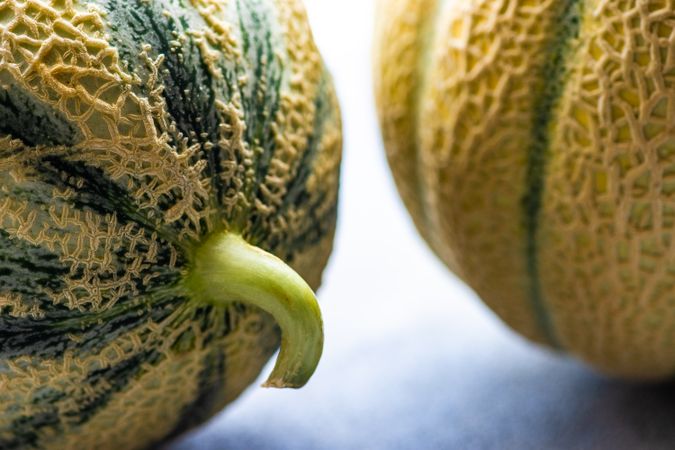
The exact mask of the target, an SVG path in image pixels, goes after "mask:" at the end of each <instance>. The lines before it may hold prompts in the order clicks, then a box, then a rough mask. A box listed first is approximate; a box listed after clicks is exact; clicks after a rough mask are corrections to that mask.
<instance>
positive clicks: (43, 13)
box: [0, 0, 341, 450]
mask: <svg viewBox="0 0 675 450" xmlns="http://www.w3.org/2000/svg"><path fill="white" fill-rule="evenodd" d="M340 152H341V130H340V114H339V109H338V105H337V101H336V97H335V94H334V90H333V86H332V82H331V79H330V76H329V75H328V73H327V72H326V70H325V68H324V65H323V63H322V60H321V57H320V55H319V53H318V51H317V49H316V47H315V45H314V43H313V40H312V35H311V32H310V30H309V27H308V23H307V18H306V16H305V12H304V9H303V7H302V5H301V3H300V2H299V1H289V0H191V1H188V2H183V1H175V0H90V1H89V0H82V1H79V0H45V1H42V0H0V448H1V449H3V450H11V449H38V448H39V449H56V450H71V449H82V450H92V449H97V450H102V449H115V450H117V449H124V450H131V449H140V448H146V447H148V446H150V445H153V444H155V443H157V442H160V441H162V440H164V439H167V438H168V437H171V436H174V435H176V434H178V433H181V432H183V431H185V430H186V429H189V428H190V427H192V426H194V425H196V424H199V423H201V422H203V421H204V420H206V419H208V418H209V417H211V416H212V415H213V414H215V413H216V412H218V411H219V410H220V409H222V407H223V406H224V405H225V404H227V403H228V402H230V401H232V400H233V399H235V398H236V397H237V396H238V395H239V394H240V393H241V392H242V390H243V389H244V388H245V387H247V386H248V385H249V384H250V383H251V382H252V381H253V380H254V379H255V378H256V376H257V375H258V374H259V373H260V371H261V369H262V368H263V366H264V365H265V363H266V362H267V361H268V359H269V358H270V356H271V355H272V354H273V353H274V352H275V351H276V349H277V348H279V345H280V344H281V352H280V355H279V358H278V359H277V364H276V366H275V369H274V370H273V372H272V374H271V376H270V379H269V381H268V383H269V384H270V385H273V386H289V387H298V386H301V385H303V384H304V383H305V382H306V381H307V379H308V378H309V377H310V376H311V375H312V372H313V371H314V368H315V367H316V364H317V363H318V359H319V357H320V355H321V349H322V343H323V334H322V324H321V315H320V312H319V309H318V305H317V303H316V299H315V297H314V294H313V292H312V289H316V288H318V286H319V284H320V279H321V273H322V271H323V268H324V266H325V264H326V261H327V258H328V256H329V254H330V252H331V247H332V240H333V234H334V230H335V221H336V214H337V190H338V176H339V163H340ZM303 280H305V281H306V282H305V281H303Z"/></svg>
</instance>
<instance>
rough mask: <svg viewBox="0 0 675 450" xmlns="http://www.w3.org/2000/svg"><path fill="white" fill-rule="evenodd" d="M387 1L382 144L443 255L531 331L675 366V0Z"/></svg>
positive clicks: (626, 372) (620, 357) (601, 356)
mask: <svg viewBox="0 0 675 450" xmlns="http://www.w3.org/2000/svg"><path fill="white" fill-rule="evenodd" d="M378 8H379V10H378V23H377V31H376V39H375V70H374V73H375V75H374V79H375V91H376V97H377V106H378V112H379V118H380V123H381V127H382V132H383V137H384V144H385V147H386V151H387V156H388V160H389V163H390V166H391V169H392V172H393V174H394V178H395V181H396V184H397V187H398V189H399V192H400V194H401V197H402V198H403V201H404V203H405V205H406V206H407V208H408V210H409V211H410V213H411V215H412V217H413V220H414V223H415V225H416V227H417V229H418V230H419V231H420V233H421V235H422V236H423V237H424V238H425V240H426V241H427V242H428V244H429V245H430V247H431V248H432V249H433V251H434V252H435V253H436V254H437V255H438V257H439V258H441V259H442V260H443V261H444V262H445V264H446V265H447V266H448V267H449V268H450V269H451V270H452V271H453V272H455V273H456V274H457V275H458V276H459V277H461V279H463V280H464V281H465V282H466V283H467V284H468V285H469V286H471V287H472V288H473V289H474V290H475V292H476V293H477V294H478V295H479V296H480V297H481V298H482V300H483V301H484V302H485V303H486V304H487V305H488V306H489V307H490V308H491V309H492V310H493V311H494V312H495V313H496V314H497V315H498V316H499V317H500V318H501V319H502V320H503V321H504V322H506V323H507V324H508V325H509V326H511V327H512V328H513V329H515V330H517V331H518V332H519V333H521V334H523V335H524V336H526V337H527V338H529V339H531V340H533V341H536V342H538V343H541V344H544V345H547V346H550V347H553V348H556V349H559V350H561V351H565V352H568V353H570V354H572V355H574V356H577V357H579V358H580V359H582V360H584V361H586V362H588V363H589V364H591V365H593V366H594V367H595V368H597V369H598V370H599V371H602V372H604V373H607V374H610V375H614V376H619V377H629V378H636V379H658V378H663V377H669V376H672V375H673V374H675V243H674V242H673V240H674V238H675V39H674V37H675V9H673V5H672V2H669V1H665V0H663V1H658V0H653V1H642V0H626V1H599V0H587V1H584V0H560V1H540V0H537V1H530V0H514V1H507V0H466V1H460V0H446V1H441V0H389V1H381V2H380V3H379V5H378Z"/></svg>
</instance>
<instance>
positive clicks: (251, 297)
mask: <svg viewBox="0 0 675 450" xmlns="http://www.w3.org/2000/svg"><path fill="white" fill-rule="evenodd" d="M186 285H187V286H188V288H189V289H190V290H191V292H192V293H193V294H195V295H196V298H197V299H199V300H200V301H204V302H207V303H210V304H212V305H217V306H226V305H228V304H230V303H232V302H240V303H246V304H250V305H254V306H257V307H258V308H260V309H262V310H263V311H266V312H267V313H269V314H271V315H272V317H274V319H275V320H276V321H277V324H278V325H279V327H280V328H281V350H280V352H279V356H278V358H277V361H276V364H275V365H274V369H273V370H272V373H271V374H270V376H269V378H268V379H267V381H266V382H265V384H263V386H265V387H277V388H283V387H291V388H299V387H302V386H303V385H304V384H305V383H307V381H308V380H309V378H310V377H311V376H312V374H313V373H314V370H315V369H316V366H317V364H318V363H319V359H320V358H321V351H322V349H323V324H322V322H321V311H320V310H319V305H318V303H317V301H316V297H315V296H314V292H313V291H312V289H311V288H310V287H309V286H308V285H307V283H305V281H304V280H303V279H302V278H301V277H300V275H298V274H297V273H296V272H295V271H294V270H293V269H291V268H290V267H289V266H288V265H286V263H284V262H283V261H282V260H281V259H279V258H277V257H276V256H274V255H272V254H270V253H267V252H265V251H263V250H261V249H260V248H258V247H255V246H253V245H250V244H249V243H247V242H246V241H245V240H244V239H243V238H242V237H240V236H238V235H236V234H231V233H227V232H225V233H218V234H216V235H214V236H213V237H211V238H210V239H208V240H207V241H206V242H205V243H204V244H202V245H201V247H200V248H199V249H198V250H197V252H196V254H195V258H194V262H193V267H192V270H191V271H190V274H189V275H188V277H187V279H186Z"/></svg>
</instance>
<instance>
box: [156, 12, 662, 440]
mask: <svg viewBox="0 0 675 450" xmlns="http://www.w3.org/2000/svg"><path fill="white" fill-rule="evenodd" d="M305 1H306V5H307V8H308V11H309V14H310V19H311V23H312V26H313V29H314V34H315V38H316V40H317V42H318V45H319V47H320V49H321V51H322V53H323V56H324V59H325V60H326V63H327V64H328V66H329V68H330V70H331V71H332V73H333V75H334V78H335V82H336V86H337V89H338V94H339V96H340V100H341V104H342V109H343V118H344V133H345V134H344V137H345V146H344V152H345V153H344V166H343V178H342V183H343V184H342V192H341V205H340V219H339V228H338V234H337V237H336V248H335V252H334V254H333V257H332V259H331V262H330V265H329V267H328V269H327V271H326V272H325V276H324V285H323V287H322V289H321V290H320V291H319V298H320V301H321V304H322V310H323V314H324V321H325V330H326V345H325V349H324V356H323V359H322V361H321V364H320V366H319V368H318V370H317V372H316V374H315V375H314V377H313V378H312V380H311V381H310V383H309V384H308V385H307V386H306V387H305V388H303V389H301V390H298V391H289V390H283V391H280V390H268V389H262V388H260V387H258V385H259V384H260V383H261V382H262V381H263V380H264V378H265V375H266V374H267V373H268V372H269V370H270V367H268V368H267V369H266V370H265V371H264V373H263V375H262V376H261V378H260V380H259V381H258V383H257V385H254V386H251V387H250V388H249V389H248V390H247V391H246V392H245V393H244V395H242V396H241V397H240V398H239V399H238V400H237V401H236V402H235V403H233V404H232V405H230V406H229V407H228V408H227V409H226V410H225V411H223V413H221V414H220V415H219V416H217V417H215V418H214V419H213V420H212V421H211V422H210V423H209V424H207V425H206V426H204V427H202V428H201V429H199V430H196V431H195V432H192V433H191V434H188V435H186V436H184V437H183V438H182V439H180V440H178V441H176V442H175V443H174V444H173V445H171V446H169V447H168V449H167V450H197V449H198V450H263V449H264V450H282V449H283V450H286V449H287V450H302V449H326V450H333V449H335V450H338V449H339V450H343V449H359V450H361V449H383V450H384V449H387V450H390V449H391V450H395V449H499V450H502V449H504V450H508V449H514V450H516V449H517V450H521V449H537V450H539V449H612V450H615V449H668V450H671V449H675V385H673V384H667V385H661V386H640V385H631V384H625V383H620V382H618V381H612V380H608V379H605V378H603V377H601V376H599V375H597V374H594V373H593V372H592V371H590V370H589V369H588V368H586V367H583V366H582V365H581V364H579V363H577V362H575V361H573V360H571V359H569V358H566V357H564V356H558V355H554V354H552V353H549V352H548V351H546V350H542V349H540V348H537V347H535V346H533V345H531V344H529V343H527V342H526V341H524V340H523V339H521V338H520V337H519V336H517V335H516V334H514V333H512V332H511V331H509V330H508V329H506V327H505V326H503V325H502V324H501V323H500V322H499V321H498V320H497V319H496V318H495V317H494V316H493V315H492V313H491V312H490V311H489V310H487V308H485V307H484V306H483V305H482V304H481V303H480V301H479V300H478V298H476V296H475V295H474V294H473V293H472V292H471V291H470V290H469V289H467V288H466V287H465V286H464V285H463V284H462V283H461V282H460V281H459V280H458V279H456V278H455V277H454V276H453V275H451V274H450V273H449V272H448V271H447V270H446V269H445V268H444V267H443V266H441V264H440V263H438V262H437V261H436V259H435V258H434V257H433V255H432V254H431V253H430V251H429V250H428V249H427V247H426V246H425V244H424V243H423V242H422V241H421V240H420V238H419V237H418V236H417V234H416V232H415V231H414V229H413V227H412V224H411V221H410V219H409V218H408V216H407V214H406V212H405V211H404V209H403V207H402V205H401V203H400V202H399V200H398V198H397V196H396V193H395V189H394V186H393V182H392V179H391V177H390V175H389V173H388V170H387V168H386V162H385V158H384V153H383V150H382V147H381V142H380V138H379V134H378V131H377V123H376V118H375V112H374V105H373V100H372V91H371V73H370V46H371V44H370V42H371V33H372V24H373V21H374V17H373V6H372V4H371V2H370V1H367V0H361V1H359V0H340V1H335V0H305ZM457 1H459V0H457Z"/></svg>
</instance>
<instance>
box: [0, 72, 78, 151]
mask: <svg viewBox="0 0 675 450" xmlns="http://www.w3.org/2000/svg"><path fill="white" fill-rule="evenodd" d="M3 78H4V77H3V73H2V71H1V69H0V81H2V79H3ZM3 134H7V135H10V136H12V137H13V138H15V139H21V141H23V143H24V144H26V145H29V146H35V145H48V146H57V145H64V146H69V145H74V144H75V143H77V142H79V141H80V140H82V138H83V136H82V135H81V133H80V131H79V129H78V128H77V127H76V126H75V125H74V124H72V123H70V122H69V121H68V119H67V118H66V117H65V116H64V115H63V114H62V113H61V112H59V111H57V110H56V109H54V108H52V107H51V106H49V105H47V104H45V103H42V102H39V101H38V100H37V99H36V98H35V96H33V95H29V94H26V93H25V92H24V91H23V89H22V88H21V87H19V86H17V85H16V84H14V83H11V82H10V84H9V85H8V89H0V135H3Z"/></svg>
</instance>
